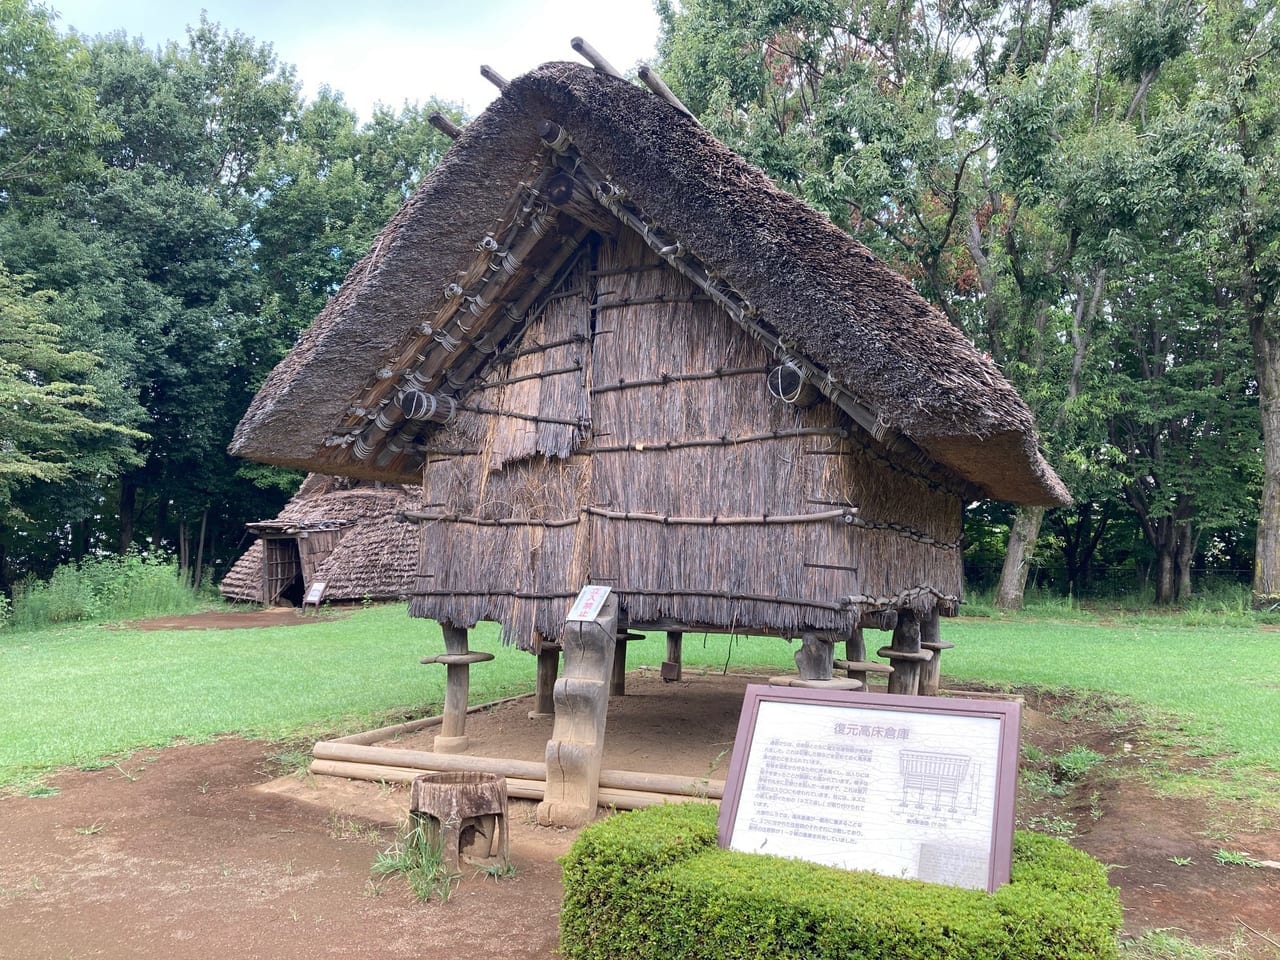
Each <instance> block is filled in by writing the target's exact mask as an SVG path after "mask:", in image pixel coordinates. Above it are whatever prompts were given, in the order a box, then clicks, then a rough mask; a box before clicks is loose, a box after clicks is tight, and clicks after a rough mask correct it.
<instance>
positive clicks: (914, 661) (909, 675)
mask: <svg viewBox="0 0 1280 960" xmlns="http://www.w3.org/2000/svg"><path fill="white" fill-rule="evenodd" d="M878 653H879V655H880V656H882V657H886V658H888V659H889V660H890V661H891V662H892V663H893V673H891V674H890V675H889V692H890V693H903V694H907V695H909V696H914V695H915V694H916V693H917V692H918V691H919V689H920V665H921V664H922V663H924V662H925V661H926V660H931V659H933V651H932V650H921V649H920V623H919V621H917V620H916V615H915V613H913V612H912V611H910V610H902V611H900V612H899V614H898V625H897V626H896V627H894V629H893V643H892V644H891V645H890V646H887V647H881V648H880V650H879V651H878Z"/></svg>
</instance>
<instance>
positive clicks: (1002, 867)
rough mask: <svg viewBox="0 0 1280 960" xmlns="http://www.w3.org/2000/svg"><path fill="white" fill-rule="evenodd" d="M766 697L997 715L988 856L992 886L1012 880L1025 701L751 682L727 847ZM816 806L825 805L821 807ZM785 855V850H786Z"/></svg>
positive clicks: (723, 814)
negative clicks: (882, 692)
mask: <svg viewBox="0 0 1280 960" xmlns="http://www.w3.org/2000/svg"><path fill="white" fill-rule="evenodd" d="M765 703H778V704H782V705H784V706H787V705H791V706H794V708H795V709H797V710H804V709H805V708H806V707H812V706H823V707H837V708H839V707H844V708H855V709H858V710H872V711H882V712H884V714H885V716H886V723H892V722H893V721H892V720H890V718H891V717H894V716H898V715H903V714H911V715H917V716H919V715H922V714H923V715H929V716H937V715H950V716H961V717H976V718H982V719H990V720H995V721H998V723H999V732H998V734H997V736H998V744H997V748H996V770H995V784H994V791H993V802H992V808H993V809H992V811H991V816H992V821H991V833H990V838H991V842H990V849H989V851H988V857H987V882H986V889H987V892H991V891H994V890H995V889H996V888H997V887H1000V886H1002V885H1003V884H1005V883H1008V882H1009V873H1010V869H1011V866H1012V861H1013V829H1014V800H1015V797H1016V795H1017V774H1018V752H1019V724H1020V722H1021V705H1020V703H1018V702H1017V701H1012V700H968V699H961V698H955V697H918V696H906V695H896V694H895V695H888V694H874V693H863V692H859V691H842V690H820V689H819V690H815V689H812V688H805V687H772V686H766V685H763V684H751V685H749V686H748V687H747V689H746V693H745V695H744V697H743V703H742V713H741V714H740V716H739V718H738V731H737V735H736V737H735V738H734V744H733V756H732V758H731V760H730V762H729V772H728V776H727V778H726V780H725V787H724V798H723V799H722V800H721V802H720V816H719V821H718V824H717V828H718V834H719V843H720V846H721V847H724V848H728V847H730V845H731V844H732V842H733V834H734V830H735V827H736V826H737V824H738V819H739V815H740V813H742V812H743V811H742V810H741V809H740V808H741V805H742V799H743V790H744V784H745V778H746V774H747V768H748V763H749V761H750V758H751V753H752V748H753V745H754V743H755V737H756V734H757V723H758V719H759V713H760V707H761V705H762V704H765ZM816 809H819V810H821V809H822V808H821V807H817V808H816ZM783 855H786V854H785V853H784V854H783Z"/></svg>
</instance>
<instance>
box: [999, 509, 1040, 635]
mask: <svg viewBox="0 0 1280 960" xmlns="http://www.w3.org/2000/svg"><path fill="white" fill-rule="evenodd" d="M1042 520H1044V507H1019V508H1018V512H1017V513H1016V514H1015V515H1014V518H1013V526H1012V527H1010V528H1009V549H1008V550H1006V551H1005V555H1004V568H1003V569H1002V570H1001V571H1000V583H999V585H998V586H997V587H996V606H997V607H999V608H1000V609H1002V610H1021V609H1022V594H1023V592H1024V591H1025V590H1026V589H1027V574H1028V573H1029V572H1030V570H1031V560H1032V557H1033V556H1034V554H1035V549H1036V540H1037V538H1039V536H1040V523H1041V521H1042Z"/></svg>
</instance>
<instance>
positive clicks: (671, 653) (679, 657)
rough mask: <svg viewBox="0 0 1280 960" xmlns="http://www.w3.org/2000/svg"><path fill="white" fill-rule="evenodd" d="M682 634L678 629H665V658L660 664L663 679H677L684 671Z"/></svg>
mask: <svg viewBox="0 0 1280 960" xmlns="http://www.w3.org/2000/svg"><path fill="white" fill-rule="evenodd" d="M683 646H684V634H683V633H681V632H680V631H679V630H668V631H667V659H666V660H665V661H663V664H662V679H663V680H668V681H670V680H679V679H680V678H681V675H682V674H683V672H684V666H683V664H684V651H683V649H682V648H683Z"/></svg>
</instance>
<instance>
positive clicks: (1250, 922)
mask: <svg viewBox="0 0 1280 960" xmlns="http://www.w3.org/2000/svg"><path fill="white" fill-rule="evenodd" d="M746 682H747V680H746V679H745V678H743V677H719V676H696V675H688V674H687V675H686V678H685V680H683V681H682V682H680V683H676V684H662V683H661V682H660V681H659V680H658V679H657V678H656V677H655V676H654V675H652V674H651V673H650V674H632V675H630V676H629V677H628V694H627V696H625V697H623V698H615V700H614V701H613V703H612V704H611V707H610V716H609V732H608V738H607V743H608V745H607V753H606V757H605V766H606V767H615V768H623V769H632V770H647V771H655V772H678V773H685V774H689V775H693V776H707V775H710V776H714V777H721V776H723V774H724V770H725V769H726V768H727V761H728V752H727V751H728V748H729V747H730V746H731V744H732V740H733V734H734V729H735V726H736V718H737V713H738V708H739V706H740V705H741V697H742V688H743V686H744V685H745V683H746ZM1066 706H1069V705H1068V704H1065V703H1064V702H1062V701H1054V700H1047V699H1046V700H1037V699H1034V698H1031V697H1029V698H1028V703H1027V709H1026V710H1025V711H1024V723H1023V742H1024V744H1026V743H1028V742H1029V743H1032V744H1035V745H1036V746H1037V747H1039V748H1040V749H1041V750H1043V751H1045V752H1046V753H1048V754H1057V753H1060V752H1061V751H1062V750H1064V749H1066V748H1068V747H1070V746H1072V745H1074V744H1078V743H1079V744H1085V745H1087V746H1089V747H1090V748H1092V749H1094V750H1097V751H1098V752H1100V753H1104V754H1106V755H1107V757H1108V759H1107V761H1106V762H1105V763H1103V764H1101V765H1099V766H1098V767H1096V768H1095V769H1094V771H1092V772H1091V773H1090V775H1089V777H1088V779H1086V780H1085V781H1084V782H1082V783H1080V784H1078V785H1076V786H1074V787H1073V788H1072V789H1071V790H1070V791H1069V792H1068V793H1067V795H1066V796H1064V797H1061V798H1058V797H1052V796H1043V795H1042V796H1039V797H1037V798H1030V797H1026V798H1023V799H1022V800H1020V807H1019V817H1020V820H1021V821H1022V822H1023V823H1026V822H1028V821H1029V820H1030V819H1031V818H1033V817H1038V818H1043V819H1042V820H1041V823H1047V824H1055V825H1056V826H1057V827H1058V828H1059V829H1065V827H1063V824H1065V823H1067V822H1068V821H1069V822H1073V823H1075V825H1076V826H1075V828H1074V833H1075V837H1074V839H1073V840H1072V842H1073V843H1075V844H1076V845H1078V846H1080V847H1082V848H1083V849H1085V850H1087V851H1088V852H1090V853H1091V854H1093V855H1094V856H1096V857H1098V858H1099V859H1100V860H1102V861H1103V862H1104V863H1108V864H1111V865H1113V869H1112V871H1111V878H1112V882H1113V883H1114V884H1115V885H1116V886H1117V887H1119V889H1120V892H1121V898H1122V900H1123V902H1124V905H1125V916H1126V930H1127V932H1129V933H1137V932H1140V931H1142V930H1146V929H1151V928H1160V929H1170V930H1171V932H1175V933H1178V934H1179V935H1181V936H1184V937H1187V938H1189V939H1192V940H1195V941H1196V942H1199V943H1223V942H1229V941H1231V940H1232V939H1233V938H1235V939H1236V941H1237V942H1236V946H1235V951H1236V952H1235V953H1234V954H1233V956H1237V957H1250V956H1252V957H1259V958H1262V957H1266V958H1272V957H1275V956H1276V955H1277V951H1276V948H1275V947H1273V946H1271V945H1270V944H1269V943H1268V942H1267V940H1266V939H1265V938H1266V937H1270V938H1271V939H1272V940H1274V941H1277V942H1280V870H1275V869H1269V868H1265V867H1258V868H1250V867H1248V866H1233V865H1223V864H1220V863H1218V862H1216V861H1215V859H1214V855H1215V853H1216V852H1217V851H1218V850H1221V849H1228V850H1232V851H1235V850H1240V851H1247V852H1248V853H1249V854H1250V856H1251V857H1253V858H1254V859H1256V860H1280V829H1278V828H1277V826H1276V825H1275V824H1270V825H1267V826H1265V827H1262V826H1258V825H1256V824H1251V822H1250V819H1249V817H1248V816H1247V811H1244V810H1231V809H1228V808H1224V807H1222V806H1220V805H1216V804H1215V805H1210V804H1207V803H1206V802H1205V801H1203V800H1195V799H1186V798H1170V797H1162V796H1157V795H1155V794H1154V793H1153V792H1152V791H1151V790H1150V789H1148V788H1146V787H1145V786H1143V785H1142V784H1141V781H1140V780H1139V779H1138V778H1136V777H1132V776H1120V775H1119V774H1121V773H1122V772H1123V771H1124V769H1125V768H1126V767H1130V766H1134V765H1140V764H1142V763H1145V762H1150V761H1151V759H1152V758H1153V756H1154V753H1153V751H1154V749H1155V748H1154V747H1152V746H1151V745H1150V744H1149V743H1148V742H1147V741H1146V740H1145V739H1144V737H1143V735H1142V732H1141V731H1139V730H1133V729H1129V730H1117V729H1108V728H1107V727H1106V726H1105V725H1104V724H1102V723H1100V722H1099V719H1100V717H1101V713H1102V712H1097V715H1091V714H1090V712H1089V711H1084V712H1083V713H1081V712H1080V711H1079V710H1069V709H1064V707H1066ZM527 711H528V704H527V703H525V702H514V703H507V704H503V705H501V706H499V707H497V708H495V709H493V710H491V711H487V712H483V713H478V714H475V715H473V716H472V717H471V718H470V720H469V721H468V733H469V735H470V736H471V737H472V744H471V749H470V752H471V753H474V754H477V755H482V756H509V757H517V758H527V759H538V758H540V757H541V756H542V752H543V749H544V747H545V742H546V738H547V734H548V732H549V730H550V722H549V721H530V720H529V719H527V716H526V714H527ZM430 739H431V734H430V733H425V734H418V735H415V736H414V737H411V738H407V739H404V740H401V741H398V742H396V743H394V744H386V745H388V746H401V747H407V748H414V749H430ZM279 750H280V747H279V746H278V745H271V744H265V743H257V742H248V741H244V740H239V739H226V740H222V741H219V742H216V743H211V744H203V745H188V746H175V747H171V748H169V749H165V750H157V751H146V752H142V753H138V754H136V755H134V756H133V757H131V758H129V759H128V760H126V761H123V762H121V763H120V765H119V767H114V766H113V767H108V768H106V769H103V770H98V771H95V772H83V771H68V772H65V773H62V774H59V775H58V776H56V777H53V778H51V781H50V782H51V784H52V785H53V786H54V787H56V788H57V794H56V795H54V796H49V797H40V798H28V797H4V798H0V823H2V824H3V826H2V828H0V958H6V960H9V958H12V960H20V958H21V960H45V958H48V960H54V958H58V960H65V958H82V957H100V958H111V960H117V958H118V960H124V958H130V960H132V958H135V957H138V956H142V955H147V956H156V957H165V958H174V960H185V958H192V960H194V958H202V960H203V958H207V957H212V956H228V957H236V958H243V960H253V958H264V960H268V958H270V960H285V958H299V960H301V958H308V960H310V958H314V957H317V956H332V957H344V956H351V957H368V956H378V955H382V956H412V957H418V958H423V960H444V958H470V957H497V958H539V960H547V958H552V957H554V956H555V955H556V942H557V927H556V921H557V909H558V905H559V901H560V896H561V887H560V877H559V867H558V865H557V862H556V858H557V857H558V856H560V855H561V854H562V853H564V852H565V851H566V850H567V849H568V847H569V845H570V843H571V842H572V839H573V836H572V834H571V833H570V832H569V831H565V830H558V829H552V828H543V827H538V826H537V825H536V824H535V823H534V822H533V818H532V809H533V807H532V803H530V802H528V801H512V809H511V817H510V819H511V830H512V861H513V863H514V866H515V870H516V872H515V875H514V876H512V877H507V878H502V879H499V880H495V879H493V878H492V877H491V876H488V875H486V874H483V873H480V872H477V873H475V874H472V875H467V876H465V877H463V879H462V880H461V882H460V884H459V886H458V888H457V890H456V891H455V892H454V894H453V896H452V897H451V898H450V899H449V900H448V902H443V903H442V902H439V901H430V902H418V901H416V900H414V899H413V897H412V896H411V894H410V893H409V892H408V889H407V887H406V885H405V884H404V882H403V881H402V880H400V879H399V878H391V879H383V880H381V881H377V882H375V881H373V880H372V879H371V877H370V866H371V864H372V861H373V858H374V856H375V854H376V853H377V851H378V850H380V849H382V848H384V847H385V846H387V845H388V844H389V843H390V842H391V840H392V839H393V837H394V834H395V824H396V823H397V821H399V820H402V819H403V818H404V816H405V814H406V812H407V805H408V801H407V790H405V789H404V788H391V787H385V786H380V785H378V784H372V783H363V782H354V781H347V780H336V779H333V778H327V777H325V778H316V777H309V776H305V775H303V776H297V775H291V776H280V772H281V771H280V769H279V767H278V765H277V764H276V763H274V762H273V761H272V759H271V757H272V756H273V755H274V754H276V753H278V752H279ZM1249 831H1252V832H1249ZM1175 860H1176V861H1178V862H1177V863H1175V862H1174V861H1175ZM1183 861H1186V862H1185V863H1184V862H1183ZM1179 864H1182V865H1179ZM1250 928H1252V931H1256V933H1255V932H1251V931H1250Z"/></svg>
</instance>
